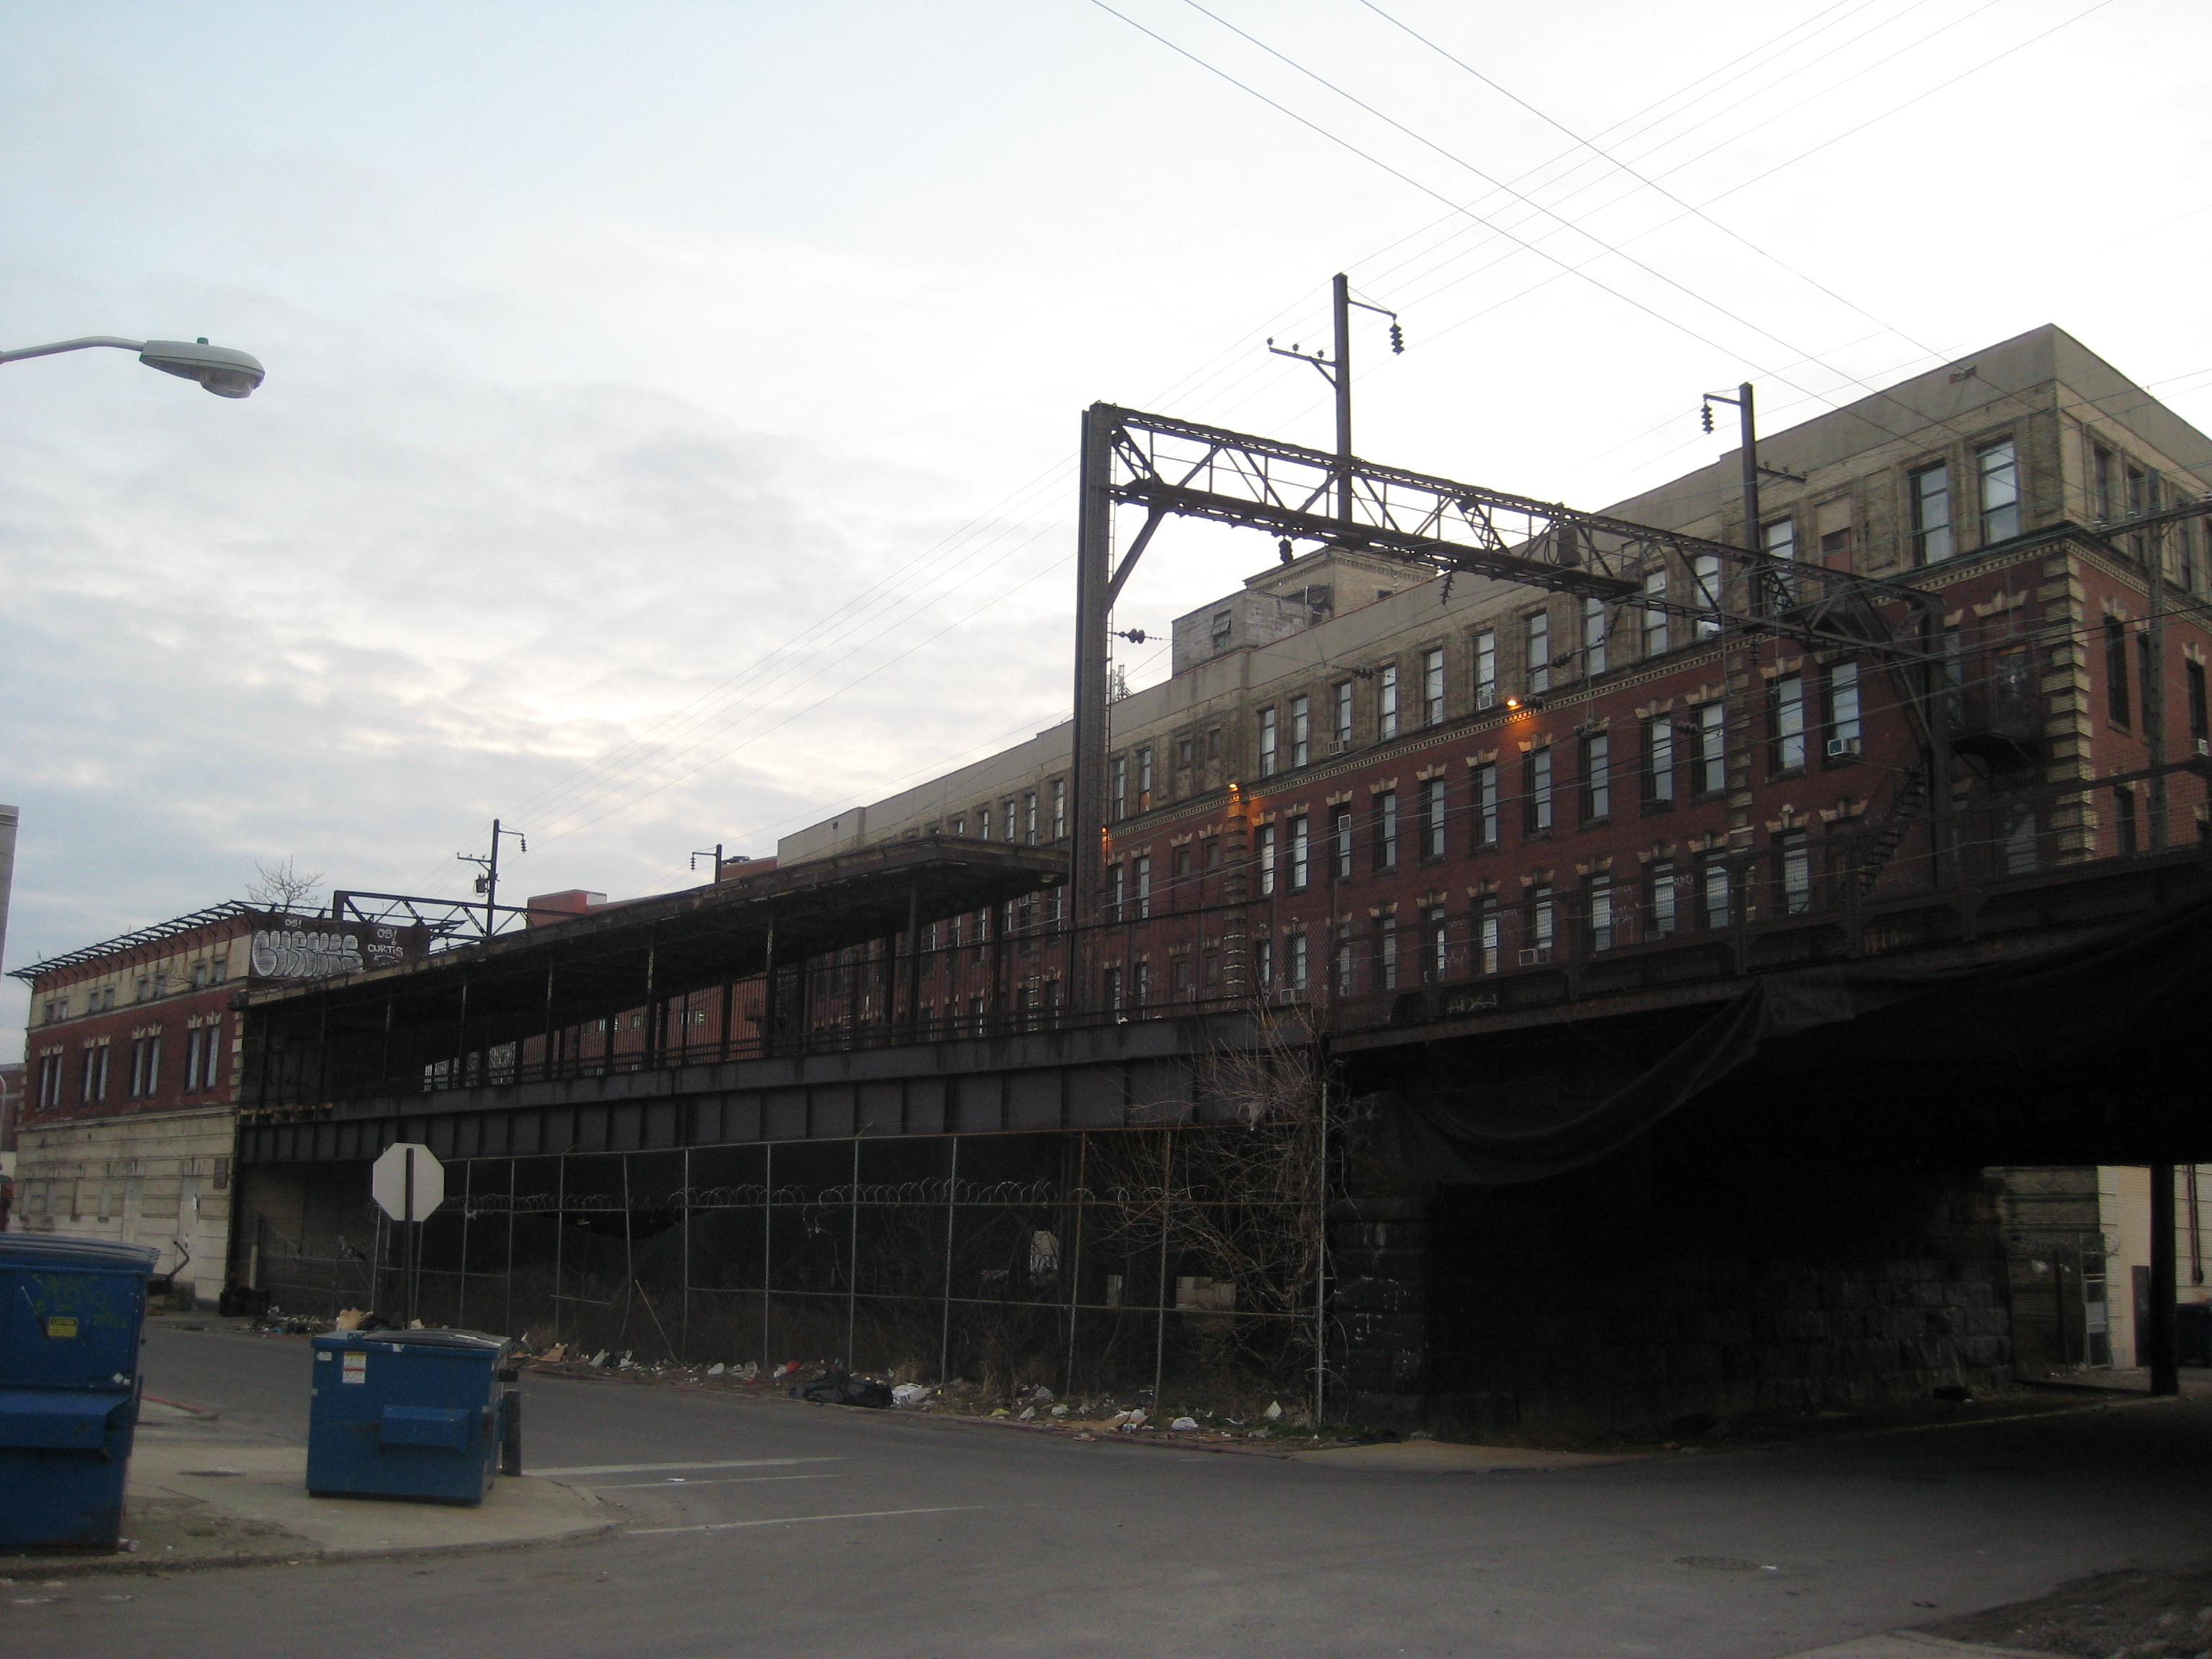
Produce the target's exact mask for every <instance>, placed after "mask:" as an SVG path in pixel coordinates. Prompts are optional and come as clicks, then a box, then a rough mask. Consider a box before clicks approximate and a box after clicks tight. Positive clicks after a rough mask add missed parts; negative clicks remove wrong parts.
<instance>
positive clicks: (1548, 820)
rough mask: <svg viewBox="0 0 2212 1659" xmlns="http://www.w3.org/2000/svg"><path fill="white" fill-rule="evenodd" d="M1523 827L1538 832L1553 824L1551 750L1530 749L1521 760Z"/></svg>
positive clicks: (1531, 833)
mask: <svg viewBox="0 0 2212 1659" xmlns="http://www.w3.org/2000/svg"><path fill="white" fill-rule="evenodd" d="M1521 793H1522V831H1523V832H1524V833H1525V834H1528V835H1531V836H1535V835H1541V834H1542V833H1543V832H1544V831H1546V830H1547V829H1550V828H1551V827H1552V751H1551V750H1550V748H1549V747H1548V746H1547V747H1544V748H1541V749H1531V750H1529V751H1528V754H1527V755H1525V756H1524V757H1522V762H1521Z"/></svg>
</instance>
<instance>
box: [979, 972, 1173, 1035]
mask: <svg viewBox="0 0 2212 1659" xmlns="http://www.w3.org/2000/svg"><path fill="white" fill-rule="evenodd" d="M1151 1000H1152V963H1149V962H1137V963H1131V964H1130V965H1129V1006H1131V1007H1132V1008H1135V1009H1139V1010H1141V1009H1142V1008H1143V1007H1144V1006H1145V1005H1146V1003H1148V1002H1150V1001H1151ZM982 1011H983V999H982V998H981V997H977V998H976V999H975V1012H977V1013H979V1014H980V1013H981V1012H982ZM976 1029H977V1030H981V1029H982V1027H981V1022H980V1021H979V1022H977V1026H976Z"/></svg>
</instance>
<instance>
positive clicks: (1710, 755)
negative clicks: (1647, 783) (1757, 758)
mask: <svg viewBox="0 0 2212 1659" xmlns="http://www.w3.org/2000/svg"><path fill="white" fill-rule="evenodd" d="M1691 714H1692V719H1693V720H1694V721H1695V723H1696V728H1697V734H1698V735H1697V745H1698V746H1697V751H1696V753H1694V754H1693V755H1692V756H1691V757H1690V771H1691V776H1692V788H1691V793H1692V794H1698V795H1717V794H1719V793H1721V792H1722V791H1723V790H1724V789H1726V788H1727V787H1728V726H1727V722H1726V719H1725V716H1724V714H1723V710H1722V708H1721V705H1720V704H1718V703H1717V702H1709V703H1704V704H1701V705H1699V707H1698V708H1695V709H1692V711H1691Z"/></svg>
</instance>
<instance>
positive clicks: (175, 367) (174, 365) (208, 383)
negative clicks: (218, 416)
mask: <svg viewBox="0 0 2212 1659" xmlns="http://www.w3.org/2000/svg"><path fill="white" fill-rule="evenodd" d="M93 346H113V347H114V348H115V349H117V350H118V351H135V352H137V354H138V361H139V362H142V363H143V364H145V365H146V367H147V368H158V369H160V370H161V373H162V374H175V375H178V376H180V377H181V378H183V379H185V380H197V381H198V382H199V383H200V384H201V385H202V386H204V387H205V388H206V389H207V390H209V391H210V392H214V393H215V395H216V397H218V398H244V397H246V396H249V395H250V394H251V393H252V391H253V388H254V387H256V386H259V385H260V384H261V377H262V376H263V375H264V374H265V373H267V371H266V370H264V368H262V367H261V362H260V359H258V358H257V357H252V356H247V355H246V353H245V352H243V351H233V350H232V349H230V348H229V347H228V346H216V345H210V344H209V343H207V341H206V340H205V339H198V340H125V339H119V338H118V337H116V336H114V335H112V334H94V335H90V336H88V337H86V338H84V339H82V340H57V341H55V342H54V343H53V344H52V345H39V346H25V347H24V348H23V349H21V350H20V351H0V363H12V362H18V361H20V360H21V359H22V358H25V357H51V356H54V354H55V353H57V352H61V351H83V350H86V349H88V348H90V347H93Z"/></svg>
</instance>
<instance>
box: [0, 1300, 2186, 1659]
mask: <svg viewBox="0 0 2212 1659" xmlns="http://www.w3.org/2000/svg"><path fill="white" fill-rule="evenodd" d="M146 1353H147V1378H148V1381H147V1389H148V1392H149V1394H152V1395H159V1396H161V1397H164V1398H167V1399H169V1400H173V1401H181V1402H184V1403H186V1404H191V1405H197V1406H202V1407H213V1408H215V1409H217V1410H220V1411H221V1412H222V1413H223V1414H224V1419H225V1420H226V1421H227V1422H228V1423H230V1424H232V1425H237V1426H240V1427H252V1428H255V1429H258V1430H260V1431H264V1432H267V1433H270V1434H274V1435H279V1436H283V1437H293V1438H304V1437H305V1433H306V1410H307V1376H306V1373H307V1366H308V1364H309V1361H308V1358H307V1344H306V1343H305V1341H304V1340H301V1339H297V1338H289V1339H288V1338H278V1337H258V1336H252V1335H246V1334H234V1333H228V1332H217V1331H208V1332H187V1331H179V1330H173V1329H155V1330H154V1331H152V1332H150V1333H149V1341H148V1346H147V1350H146ZM524 1387H525V1392H526V1423H527V1425H528V1428H527V1432H528V1440H527V1448H526V1455H527V1462H528V1465H529V1467H530V1468H531V1469H532V1472H533V1473H558V1472H561V1471H568V1473H567V1474H562V1476H561V1478H563V1479H568V1480H574V1481H575V1482H577V1483H579V1484H583V1485H588V1486H592V1487H595V1488H597V1489H598V1490H599V1491H600V1492H604V1493H605V1495H606V1496H607V1497H608V1498H610V1499H612V1500H614V1501H615V1502H617V1503H618V1504H621V1505H623V1507H624V1509H626V1510H628V1511H629V1515H630V1516H631V1518H632V1522H633V1524H632V1526H631V1528H630V1529H629V1531H628V1533H627V1534H625V1535H622V1536H619V1537H617V1538H612V1539H608V1540H605V1541H594V1542H592V1543H588V1544H582V1545H574V1546H568V1547H561V1548H557V1549H546V1550H538V1551H532V1552H518V1553H507V1554H499V1555H483V1556H477V1557H471V1558H465V1559H433V1560H423V1561H415V1562H406V1561H399V1562H380V1563H373V1564H368V1563H365V1564H359V1565H343V1566H313V1567H304V1568H298V1569H287V1568H282V1567H274V1568H258V1569H248V1570H240V1571H210V1572H202V1573H192V1574H179V1575H174V1576H170V1577H159V1578H155V1577H129V1578H110V1579H104V1580H100V1581H86V1582H82V1583H78V1584H76V1585H73V1586H71V1588H70V1592H69V1594H67V1595H64V1596H61V1597H59V1599H57V1600H53V1601H42V1602H40V1603H39V1604H38V1605H34V1606H29V1607H21V1606H16V1605H15V1604H14V1603H13V1602H12V1601H10V1602H9V1603H8V1604H6V1605H0V1650H4V1651H6V1652H9V1653H26V1654H28V1653H40V1654H52V1653H67V1654H70V1655H73V1656H80V1659H100V1656H106V1655H125V1654H128V1655H133V1656H140V1655H144V1654H146V1653H149V1652H160V1653H162V1654H165V1655H171V1656H179V1655H181V1656H200V1655H206V1656H211V1659H214V1656H220V1659H259V1656H264V1655H267V1656H275V1655H295V1654H296V1655H307V1654H313V1655H318V1656H321V1655H327V1654H330V1653H332V1652H344V1653H348V1654H351V1655H374V1654H378V1653H381V1652H386V1651H390V1652H395V1653H404V1654H406V1655H409V1656H422V1659H442V1656H448V1655H451V1656H456V1659H462V1656H465V1659H483V1656H489V1655H500V1656H505V1655H528V1656H531V1659H566V1656H571V1655H574V1656H613V1655H622V1656H627V1655H655V1656H660V1655H672V1656H690V1655H702V1656H704V1655H714V1656H717V1659H720V1656H724V1655H726V1654H728V1653H730V1652H732V1651H735V1650H744V1651H755V1650H765V1651H771V1652H775V1653H778V1654H788V1655H799V1656H808V1659H845V1656H863V1655H866V1656H872V1659H907V1656H914V1659H922V1656H946V1659H953V1656H959V1659H975V1656H994V1655H1001V1654H1004V1655H1009V1656H1012V1655H1020V1656H1024V1659H1037V1656H1060V1655H1094V1654H1096V1655H1133V1654H1143V1655H1162V1656H1201V1655H1204V1656H1214V1655H1220V1656H1234V1655H1244V1654H1254V1655H1260V1654H1265V1655H1267V1656H1271V1659H1279V1656H1285V1655H1290V1656H1316V1659H1318V1656H1336V1655H1346V1656H1352V1655H1357V1656H1360V1659H1375V1656H1378V1655H1395V1654H1408V1655H1415V1656H1443V1655H1492V1654H1497V1655H1505V1654H1514V1655H1547V1656H1580V1655H1592V1656H1595V1655H1655V1656H1680V1659H1734V1656H1744V1659H1753V1656H1776V1655H1783V1654H1789V1653H1795V1652H1797V1651H1799V1650H1803V1649H1808V1648H1813V1647H1818V1646H1820V1645H1823V1644H1828V1643H1833V1642H1841V1641H1844V1640H1847V1639H1849V1638H1852V1637H1855V1636H1862V1635H1866V1634H1869V1633H1872V1632H1879V1631H1884V1630H1890V1629H1893V1628H1897V1627H1899V1626H1910V1625H1915V1624H1919V1623H1923V1622H1926V1621H1928V1620H1931V1619H1935V1618H1938V1617H1941V1616H1943V1615H1945V1614H1948V1613H1961V1612H1966V1611H1969V1610H1972V1609H1975V1608H1978V1607H1990V1606H1993V1605H1997V1604H2001V1603H2004V1602H2008V1601H2016V1600H2021V1599H2024V1598H2027V1597H2029V1596H2033V1595H2040V1594H2043V1593H2045V1591H2047V1590H2049V1589H2051V1588H2052V1587H2053V1586H2054V1585H2055V1584H2057V1583H2060V1582H2062V1581H2063V1580H2065V1579H2068V1578H2071V1577H2076V1576H2079V1575H2081V1574H2085V1573H2089V1572H2094V1571H2106V1570H2110V1569H2113V1568H2117V1567H2122V1566H2126V1565H2136V1564H2155V1563H2162V1562H2170V1561H2176V1560H2180V1559H2187V1558H2190V1557H2192V1556H2201V1555H2203V1554H2205V1553H2208V1551H2212V1506H2208V1505H2207V1504H2205V1502H2204V1498H2203V1487H2204V1477H2205V1471H2206V1470H2207V1469H2208V1468H2212V1462H2208V1453H2212V1402H2199V1401H2155V1402H2145V1403H2141V1404H2130V1405H2125V1406H2121V1407H2114V1408H2110V1409H2103V1410H2095V1411H2088V1412H2083V1413H2068V1414H2065V1415H2061V1416H2055V1417H2045V1418H2039V1419H2029V1420H2022V1421H2019V1422H2012V1423H2003V1422H1999V1423H1990V1424H1984V1425H1968V1426H1960V1427H1945V1428H1941V1429H1935V1430H1927V1431H1916V1432H1911V1433H1902V1434H1891V1435H1882V1436H1869V1437H1860V1438H1850V1439H1837V1440H1830V1441H1826V1442H1824V1443H1819V1444H1814V1445H1804V1446H1797V1447H1789V1448H1782V1449H1769V1450H1759V1451H1724V1450H1717V1451H1713V1452H1709V1453H1705V1454H1702V1455H1681V1456H1674V1457H1668V1458H1664V1459H1660V1460H1656V1461H1644V1462H1629V1463H1620V1464H1613V1465H1607V1466H1603V1467H1596V1468H1578V1469H1575V1470H1571V1471H1559V1472H1548V1473H1504V1472H1497V1473H1488V1474H1475V1473H1450V1474H1416V1473H1408V1472H1402V1471H1383V1470H1376V1469H1371V1468H1352V1467H1331V1466H1330V1465H1329V1464H1328V1462H1326V1455H1323V1457H1322V1459H1321V1460H1318V1461H1317V1460H1291V1459H1285V1458H1278V1457H1266V1456H1253V1455H1225V1454H1218V1453H1203V1452H1196V1451H1177V1450H1171V1449H1156V1448H1140V1447H1132V1446H1124V1445H1116V1444H1111V1443H1089V1444H1086V1443H1078V1442H1073V1441H1069V1440H1065V1439H1060V1438H1054V1437H1046V1436H1042V1435H1034V1434H1027V1433H1021V1432H1017V1431H1008V1430H1004V1429H993V1428H985V1427H977V1426H974V1425H958V1424H954V1423H950V1422H945V1421H943V1420H938V1419H930V1418H927V1417H921V1416H916V1415H913V1414H908V1413H864V1412H858V1411H847V1410H841V1409H836V1408H828V1407H807V1406H802V1405H799V1404H797V1403H795V1402H790V1401H745V1400H741V1399H733V1398H730V1397H727V1396H720V1395H702V1394H682V1393H678V1392H675V1391H673V1390H671V1389H657V1388H652V1387H637V1386H628V1385H625V1384H623V1383H619V1382H616V1381H572V1380H564V1379H557V1378H550V1377H532V1378H530V1379H528V1380H527V1381H526V1383H525V1385H524ZM49 1594H51V1592H49Z"/></svg>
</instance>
